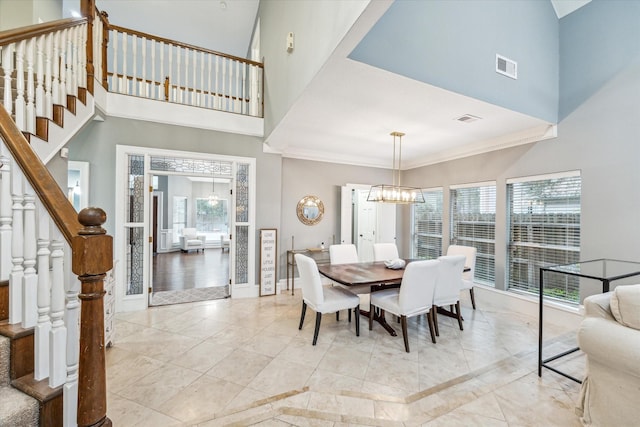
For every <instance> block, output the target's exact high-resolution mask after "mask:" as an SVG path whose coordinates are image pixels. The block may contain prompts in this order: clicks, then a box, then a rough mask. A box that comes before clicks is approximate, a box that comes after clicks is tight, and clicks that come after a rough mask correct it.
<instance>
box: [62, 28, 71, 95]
mask: <svg viewBox="0 0 640 427" xmlns="http://www.w3.org/2000/svg"><path fill="white" fill-rule="evenodd" d="M67 37H68V30H66V29H65V30H62V31H60V105H62V106H63V107H66V106H67V67H68V64H67V61H68V60H69V57H68V56H69V52H68V51H67V47H68V45H67Z"/></svg>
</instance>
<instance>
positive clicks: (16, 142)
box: [0, 107, 82, 244]
mask: <svg viewBox="0 0 640 427" xmlns="http://www.w3.org/2000/svg"><path fill="white" fill-rule="evenodd" d="M0 135H2V139H4V143H5V145H6V147H7V148H8V150H9V151H10V152H11V155H12V156H13V158H14V159H15V161H16V163H17V164H18V165H19V166H20V168H21V169H22V171H23V172H24V175H25V177H26V178H27V180H28V181H29V183H30V184H31V186H32V187H33V190H34V191H35V193H36V194H37V195H38V197H39V198H40V200H41V201H42V204H43V205H44V207H45V208H46V209H47V211H48V212H49V215H51V218H52V219H53V221H54V222H55V223H56V225H57V226H58V228H59V229H60V231H61V232H62V234H63V236H64V238H65V240H66V241H67V242H68V243H69V244H71V241H72V240H73V238H74V237H75V236H77V235H78V232H79V231H80V229H81V228H82V225H81V224H80V222H79V221H78V213H77V212H76V211H75V209H74V208H73V205H71V203H70V202H69V200H67V197H66V196H65V194H64V192H63V191H62V189H61V188H60V185H58V183H57V182H56V180H55V179H54V178H53V176H51V173H50V172H49V170H48V169H47V167H46V166H45V165H44V164H43V163H42V161H41V160H40V158H39V157H38V156H37V154H36V153H35V152H34V151H33V149H32V148H31V146H30V145H29V143H28V142H27V140H26V138H25V137H24V135H23V134H22V132H20V129H18V127H17V126H16V124H15V122H14V121H13V119H12V118H11V116H9V114H8V113H7V110H5V109H4V107H0Z"/></svg>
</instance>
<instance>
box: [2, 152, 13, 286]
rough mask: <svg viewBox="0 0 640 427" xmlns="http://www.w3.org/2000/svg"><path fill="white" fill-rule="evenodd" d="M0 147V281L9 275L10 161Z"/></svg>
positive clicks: (7, 278) (6, 278)
mask: <svg viewBox="0 0 640 427" xmlns="http://www.w3.org/2000/svg"><path fill="white" fill-rule="evenodd" d="M5 151H6V148H5V146H4V144H2V146H1V147H0V152H1V153H2V154H0V254H2V256H1V257H0V280H3V281H4V280H9V274H10V273H11V256H9V254H11V204H12V203H11V160H10V159H9V157H7V156H5V155H4V152H5Z"/></svg>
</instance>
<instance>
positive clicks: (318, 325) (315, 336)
mask: <svg viewBox="0 0 640 427" xmlns="http://www.w3.org/2000/svg"><path fill="white" fill-rule="evenodd" d="M321 321H322V313H319V312H318V313H316V330H315V331H313V345H316V342H317V341H318V332H320V322H321Z"/></svg>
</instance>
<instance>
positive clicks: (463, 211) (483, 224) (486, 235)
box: [450, 182, 496, 286]
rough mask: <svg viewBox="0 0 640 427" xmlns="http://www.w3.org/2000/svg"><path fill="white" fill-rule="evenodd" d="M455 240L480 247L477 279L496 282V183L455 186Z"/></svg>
mask: <svg viewBox="0 0 640 427" xmlns="http://www.w3.org/2000/svg"><path fill="white" fill-rule="evenodd" d="M450 237H451V244H452V245H462V246H473V247H475V248H476V249H477V251H478V252H477V254H476V266H475V273H474V276H475V277H474V280H475V281H477V282H480V283H484V284H487V285H490V286H494V285H495V246H496V245H495V243H496V184H495V182H491V183H481V184H473V185H469V186H466V185H465V186H452V188H451V234H450Z"/></svg>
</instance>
